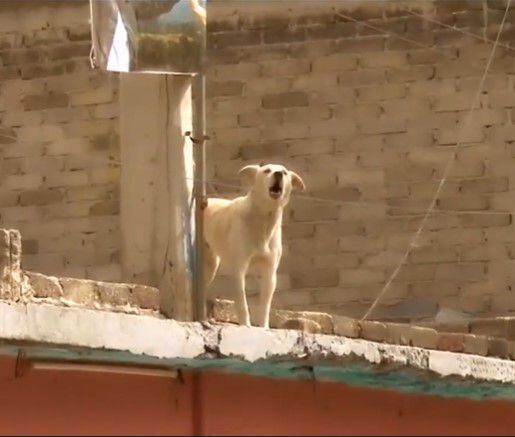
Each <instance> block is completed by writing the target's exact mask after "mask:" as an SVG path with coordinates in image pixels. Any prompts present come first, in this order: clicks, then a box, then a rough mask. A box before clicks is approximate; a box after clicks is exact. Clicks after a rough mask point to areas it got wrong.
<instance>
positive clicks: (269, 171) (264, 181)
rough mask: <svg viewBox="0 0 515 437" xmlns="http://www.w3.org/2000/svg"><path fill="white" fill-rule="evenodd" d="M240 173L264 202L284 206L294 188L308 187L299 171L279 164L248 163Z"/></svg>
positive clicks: (246, 183) (254, 193) (245, 182)
mask: <svg viewBox="0 0 515 437" xmlns="http://www.w3.org/2000/svg"><path fill="white" fill-rule="evenodd" d="M238 174H239V175H240V177H241V178H242V180H243V182H244V184H245V185H247V186H250V187H251V192H252V194H253V195H255V196H257V197H258V198H259V199H260V201H261V202H263V203H264V204H270V205H276V206H284V205H286V204H287V203H288V201H289V199H290V195H291V192H292V190H294V189H298V190H301V191H303V190H304V189H305V188H306V187H305V185H304V182H303V181H302V178H301V177H300V176H299V175H298V174H297V173H295V172H293V171H291V170H288V169H287V168H286V167H284V166H282V165H278V164H265V165H247V166H246V167H243V168H242V169H241V170H240V171H239V173H238Z"/></svg>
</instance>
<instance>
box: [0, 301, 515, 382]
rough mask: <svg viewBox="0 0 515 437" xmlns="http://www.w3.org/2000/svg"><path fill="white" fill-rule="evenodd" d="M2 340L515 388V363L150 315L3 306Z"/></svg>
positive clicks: (46, 306)
mask: <svg viewBox="0 0 515 437" xmlns="http://www.w3.org/2000/svg"><path fill="white" fill-rule="evenodd" d="M0 338H2V339H3V340H4V341H12V342H19V341H23V342H31V343H36V344H42V345H49V346H52V347H56V346H62V347H69V346H74V347H80V348H85V349H90V350H109V351H118V352H128V353H131V354H134V355H137V356H142V355H145V356H147V357H153V358H157V359H165V360H176V361H180V360H201V361H210V360H223V359H236V360H238V361H239V362H243V363H249V364H253V363H263V362H270V363H280V362H297V363H298V364H299V365H306V364H313V363H315V364H316V363H331V365H332V366H335V368H336V370H338V367H340V368H341V369H344V368H345V366H346V365H347V364H349V363H355V362H356V361H359V362H362V363H364V364H369V365H376V366H378V365H381V366H384V365H391V366H394V367H400V368H412V369H415V370H419V371H430V372H432V373H434V374H436V375H438V376H442V377H444V376H459V377H463V378H470V379H474V380H478V381H492V382H501V383H510V384H513V383H515V362H513V361H509V360H503V359H499V358H492V357H481V356H475V355H470V354H462V353H453V352H447V351H437V350H428V349H422V348H418V347H412V346H403V345H391V344H384V343H377V342H373V341H368V340H363V339H352V338H347V337H341V336H335V335H327V334H309V333H305V332H302V331H293V330H285V329H281V330H264V329H261V328H254V327H243V326H234V325H221V324H211V323H182V322H176V321H174V320H166V319H161V318H156V317H151V316H146V315H131V314H123V313H110V312H106V311H95V310H88V309H84V308H81V309H78V308H66V307H59V306H54V305H49V304H34V303H28V304H26V305H25V304H19V303H13V304H7V303H0Z"/></svg>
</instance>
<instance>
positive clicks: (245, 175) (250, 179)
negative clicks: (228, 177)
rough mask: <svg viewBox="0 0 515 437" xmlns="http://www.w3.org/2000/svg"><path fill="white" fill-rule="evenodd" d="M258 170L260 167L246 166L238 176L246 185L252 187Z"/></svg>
mask: <svg viewBox="0 0 515 437" xmlns="http://www.w3.org/2000/svg"><path fill="white" fill-rule="evenodd" d="M258 170H259V165H246V166H245V167H243V168H242V169H241V170H240V171H239V172H238V176H239V177H240V179H241V181H242V182H243V184H244V185H252V184H253V183H254V179H255V177H256V174H257V172H258Z"/></svg>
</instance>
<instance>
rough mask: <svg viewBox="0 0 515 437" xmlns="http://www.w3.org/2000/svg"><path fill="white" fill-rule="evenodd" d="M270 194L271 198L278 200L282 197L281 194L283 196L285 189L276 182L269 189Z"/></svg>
mask: <svg viewBox="0 0 515 437" xmlns="http://www.w3.org/2000/svg"><path fill="white" fill-rule="evenodd" d="M268 192H269V193H270V197H271V198H272V199H278V198H279V197H281V194H283V187H281V184H280V183H279V182H276V183H275V184H274V185H272V186H271V187H270V188H269V189H268Z"/></svg>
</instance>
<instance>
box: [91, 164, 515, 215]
mask: <svg viewBox="0 0 515 437" xmlns="http://www.w3.org/2000/svg"><path fill="white" fill-rule="evenodd" d="M93 161H96V162H99V163H102V164H107V165H115V166H118V167H120V166H121V165H122V163H121V161H118V160H115V159H107V160H105V159H93ZM136 167H138V166H136ZM141 167H144V166H141ZM185 179H186V180H191V181H194V182H195V181H198V179H196V178H194V177H185ZM441 180H442V179H432V180H431V182H440V181H441ZM206 183H207V184H208V185H209V186H210V188H211V190H212V191H213V193H214V194H216V195H217V196H221V197H223V196H225V197H226V198H227V196H228V195H229V194H228V193H220V192H219V191H218V190H217V189H216V187H221V188H230V189H233V190H236V191H243V187H242V186H241V185H236V184H228V183H226V182H221V181H218V180H216V179H206ZM292 195H293V197H294V198H296V199H301V200H307V201H313V202H319V203H327V204H331V205H336V206H349V205H353V206H359V207H366V208H376V207H384V208H386V209H389V210H396V211H401V212H400V213H398V214H395V215H394V216H392V217H395V216H399V217H400V216H406V215H409V216H410V217H419V216H420V217H421V216H423V215H424V214H425V213H426V212H427V209H426V208H420V207H416V206H396V205H386V204H385V203H384V202H367V201H360V200H337V199H328V198H327V197H318V196H312V195H309V194H299V193H293V194H292ZM431 214H437V215H438V214H439V215H505V214H515V210H514V211H512V210H509V211H492V210H457V209H435V210H433V211H431Z"/></svg>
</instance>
